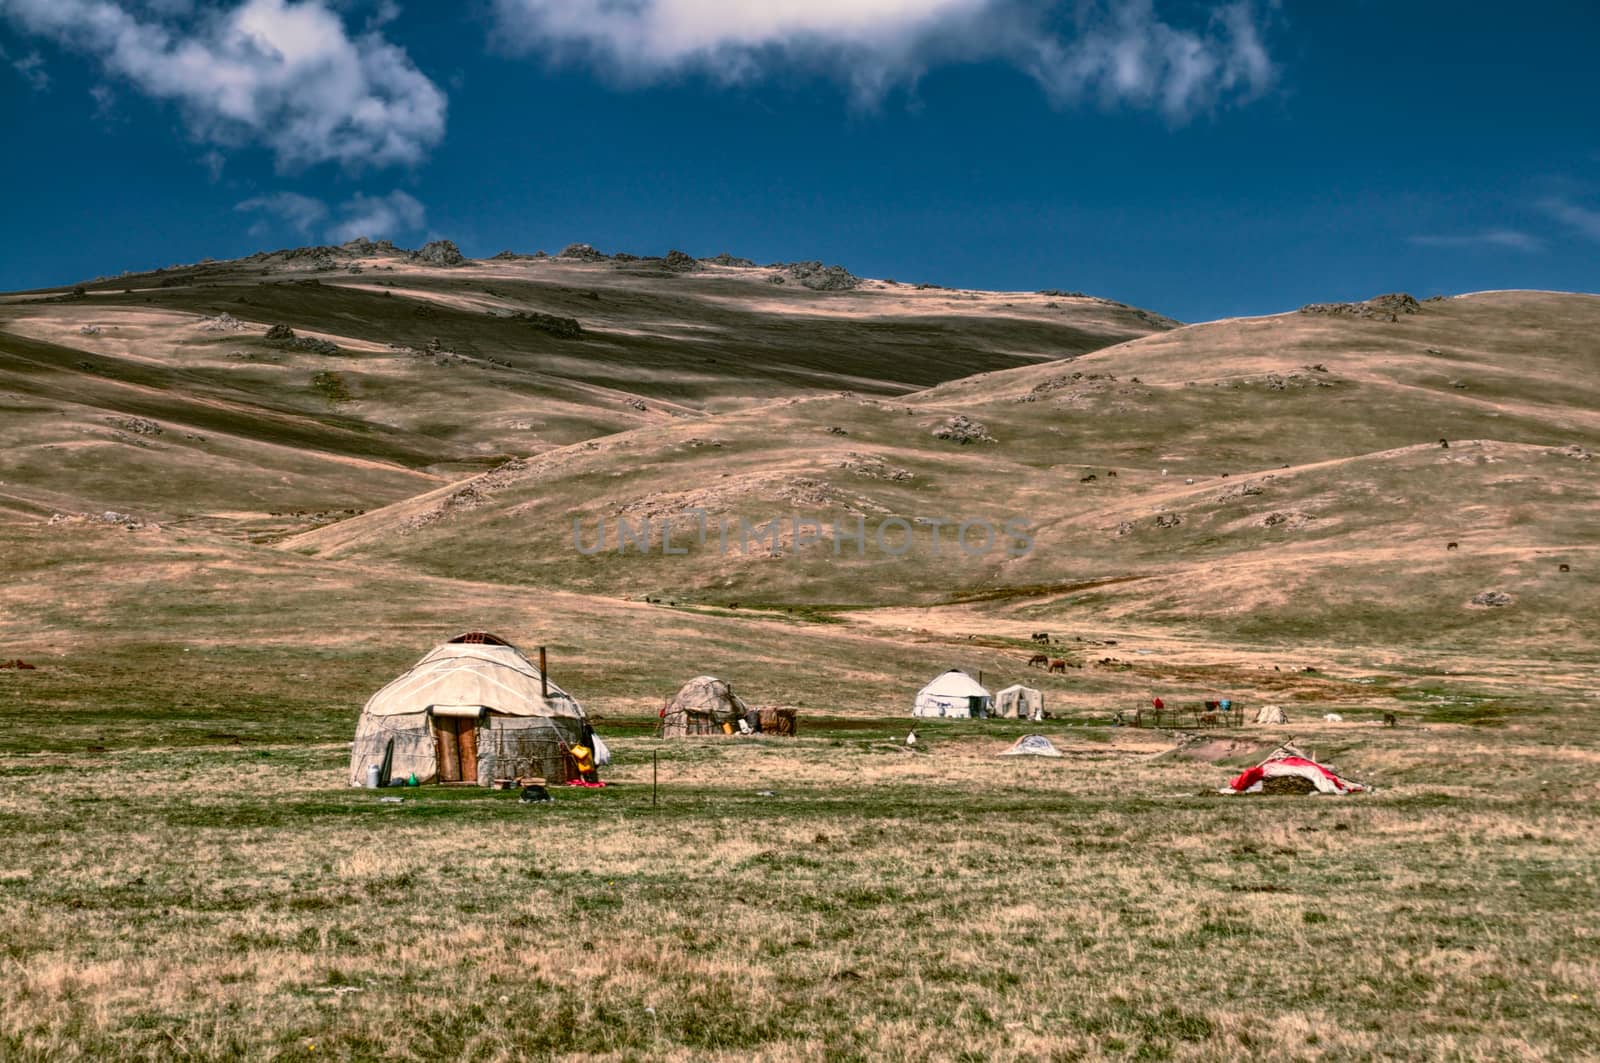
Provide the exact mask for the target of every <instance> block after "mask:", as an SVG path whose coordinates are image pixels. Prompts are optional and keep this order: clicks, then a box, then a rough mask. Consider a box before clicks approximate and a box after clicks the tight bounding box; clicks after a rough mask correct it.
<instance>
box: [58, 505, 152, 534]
mask: <svg viewBox="0 0 1600 1063" xmlns="http://www.w3.org/2000/svg"><path fill="white" fill-rule="evenodd" d="M48 523H49V524H52V525H55V524H84V523H88V524H112V525H115V526H117V527H120V528H126V529H128V530H129V531H138V530H140V529H141V528H149V529H151V530H153V531H160V530H161V526H160V525H159V524H156V523H155V522H153V521H148V520H144V519H143V518H141V517H135V516H134V515H133V514H132V513H118V512H117V511H116V510H112V509H108V510H106V511H105V512H104V513H52V514H51V515H50V520H49V521H48Z"/></svg>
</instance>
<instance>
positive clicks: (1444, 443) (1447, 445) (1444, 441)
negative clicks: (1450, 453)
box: [1439, 439, 1450, 450]
mask: <svg viewBox="0 0 1600 1063" xmlns="http://www.w3.org/2000/svg"><path fill="white" fill-rule="evenodd" d="M1439 447H1440V449H1442V450H1449V449H1450V441H1449V440H1448V439H1441V440H1439Z"/></svg>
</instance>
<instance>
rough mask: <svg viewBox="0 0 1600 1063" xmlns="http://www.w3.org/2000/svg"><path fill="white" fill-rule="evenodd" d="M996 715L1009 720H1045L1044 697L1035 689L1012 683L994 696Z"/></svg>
mask: <svg viewBox="0 0 1600 1063" xmlns="http://www.w3.org/2000/svg"><path fill="white" fill-rule="evenodd" d="M994 714H995V715H996V716H1004V717H1006V718H1007V719H1018V720H1042V719H1044V695H1043V694H1042V693H1040V692H1039V691H1037V690H1035V689H1034V688H1033V687H1029V686H1023V685H1022V684H1021V683H1012V684H1011V685H1010V686H1008V687H1006V688H1005V689H1004V690H1002V691H1000V692H999V693H998V694H996V695H995V696H994Z"/></svg>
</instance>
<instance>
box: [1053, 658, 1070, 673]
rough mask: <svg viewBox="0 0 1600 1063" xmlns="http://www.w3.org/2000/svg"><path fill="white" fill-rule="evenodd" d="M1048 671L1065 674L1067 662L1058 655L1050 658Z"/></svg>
mask: <svg viewBox="0 0 1600 1063" xmlns="http://www.w3.org/2000/svg"><path fill="white" fill-rule="evenodd" d="M1050 671H1052V672H1060V673H1061V674H1062V675H1066V674H1067V662H1066V661H1063V660H1062V659H1061V658H1060V657H1055V658H1052V659H1051V661H1050Z"/></svg>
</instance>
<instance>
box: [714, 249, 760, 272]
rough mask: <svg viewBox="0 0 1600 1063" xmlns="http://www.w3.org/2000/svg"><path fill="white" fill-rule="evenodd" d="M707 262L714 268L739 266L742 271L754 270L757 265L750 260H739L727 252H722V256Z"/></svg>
mask: <svg viewBox="0 0 1600 1063" xmlns="http://www.w3.org/2000/svg"><path fill="white" fill-rule="evenodd" d="M705 261H707V262H709V263H711V264H712V265H714V266H738V267H740V268H741V269H754V268H755V265H756V264H755V263H754V262H752V261H751V260H750V259H748V258H738V257H736V256H734V255H730V254H728V252H726V251H724V252H722V254H720V255H718V256H716V257H715V258H708V259H706V260H705Z"/></svg>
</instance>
